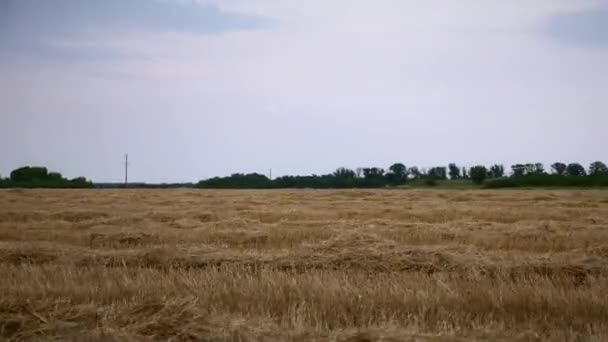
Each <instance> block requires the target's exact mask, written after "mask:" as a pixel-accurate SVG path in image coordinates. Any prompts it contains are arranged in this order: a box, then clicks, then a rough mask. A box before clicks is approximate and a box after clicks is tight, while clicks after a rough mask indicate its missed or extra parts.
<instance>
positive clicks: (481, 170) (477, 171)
mask: <svg viewBox="0 0 608 342" xmlns="http://www.w3.org/2000/svg"><path fill="white" fill-rule="evenodd" d="M469 173H470V175H471V180H472V181H473V183H475V184H481V183H483V181H484V180H485V179H486V177H487V176H488V169H487V168H486V167H485V166H482V165H478V166H473V167H472V168H471V170H470V172H469Z"/></svg>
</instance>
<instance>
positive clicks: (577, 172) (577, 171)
mask: <svg viewBox="0 0 608 342" xmlns="http://www.w3.org/2000/svg"><path fill="white" fill-rule="evenodd" d="M566 173H567V174H568V176H575V177H578V176H585V175H587V172H585V168H584V167H583V166H582V165H581V164H579V163H571V164H568V166H567V167H566Z"/></svg>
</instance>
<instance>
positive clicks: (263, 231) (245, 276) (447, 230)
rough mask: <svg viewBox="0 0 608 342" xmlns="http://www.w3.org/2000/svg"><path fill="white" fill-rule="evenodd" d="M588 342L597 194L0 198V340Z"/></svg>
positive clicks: (596, 334) (598, 229) (598, 249)
mask: <svg viewBox="0 0 608 342" xmlns="http://www.w3.org/2000/svg"><path fill="white" fill-rule="evenodd" d="M56 338H61V339H63V340H74V341H81V340H97V341H131V340H172V341H182V340H203V341H258V340H259V341H285V340H287V341H309V340H316V341H326V340H329V341H353V342H354V341H427V340H433V341H435V340H438V341H454V340H457V341H460V340H462V341H469V340H480V341H497V340H504V341H511V340H519V341H536V340H569V341H579V340H580V341H588V340H590V341H605V340H608V192H604V191H599V190H598V191H595V190H594V191H582V190H569V191H544V190H543V191H510V190H505V191H457V190H456V191H446V190H443V191H433V190H412V191H389V190H383V191H359V190H356V191H355V190H353V191H314V190H298V191H194V190H160V191H143V190H142V191H135V190H134V191H90V190H89V191H59V190H54V191H42V190H31V191H10V190H9V191H1V192H0V340H2V339H5V340H48V339H56Z"/></svg>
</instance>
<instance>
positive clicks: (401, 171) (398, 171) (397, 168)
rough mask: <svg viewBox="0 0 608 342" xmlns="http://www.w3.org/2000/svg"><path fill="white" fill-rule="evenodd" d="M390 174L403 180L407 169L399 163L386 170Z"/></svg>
mask: <svg viewBox="0 0 608 342" xmlns="http://www.w3.org/2000/svg"><path fill="white" fill-rule="evenodd" d="M388 169H389V170H390V171H391V172H392V173H394V174H395V175H396V176H398V177H399V178H405V176H406V175H407V167H405V165H403V164H401V163H395V164H393V165H391V167H389V168H388Z"/></svg>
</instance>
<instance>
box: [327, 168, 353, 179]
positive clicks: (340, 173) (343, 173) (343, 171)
mask: <svg viewBox="0 0 608 342" xmlns="http://www.w3.org/2000/svg"><path fill="white" fill-rule="evenodd" d="M333 175H334V177H336V178H345V179H353V178H355V177H356V174H355V171H353V170H350V169H347V168H344V167H340V168H338V169H337V170H336V171H335V172H334V174H333Z"/></svg>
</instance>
